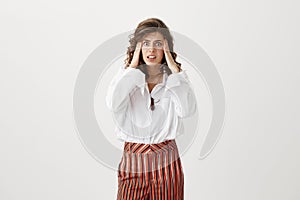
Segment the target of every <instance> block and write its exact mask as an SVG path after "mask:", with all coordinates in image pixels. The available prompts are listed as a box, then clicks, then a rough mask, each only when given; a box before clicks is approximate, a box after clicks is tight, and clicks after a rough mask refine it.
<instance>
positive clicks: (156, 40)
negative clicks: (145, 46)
mask: <svg viewBox="0 0 300 200" xmlns="http://www.w3.org/2000/svg"><path fill="white" fill-rule="evenodd" d="M144 41H147V42H148V41H150V40H147V39H144ZM157 41H159V42H162V40H154V42H157Z"/></svg>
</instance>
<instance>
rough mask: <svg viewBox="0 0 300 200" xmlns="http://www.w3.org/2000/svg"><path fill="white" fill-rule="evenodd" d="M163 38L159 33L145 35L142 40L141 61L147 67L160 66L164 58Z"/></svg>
mask: <svg viewBox="0 0 300 200" xmlns="http://www.w3.org/2000/svg"><path fill="white" fill-rule="evenodd" d="M163 44H164V36H163V35H162V34H161V33H159V32H153V33H148V34H146V35H145V36H144V37H143V39H142V54H143V60H144V61H145V63H146V64H147V65H157V64H161V61H162V59H163V57H164V45H163Z"/></svg>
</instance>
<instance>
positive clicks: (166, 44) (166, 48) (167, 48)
mask: <svg viewBox="0 0 300 200" xmlns="http://www.w3.org/2000/svg"><path fill="white" fill-rule="evenodd" d="M164 42H165V44H164V47H165V50H166V51H169V45H168V40H167V39H165V41H164Z"/></svg>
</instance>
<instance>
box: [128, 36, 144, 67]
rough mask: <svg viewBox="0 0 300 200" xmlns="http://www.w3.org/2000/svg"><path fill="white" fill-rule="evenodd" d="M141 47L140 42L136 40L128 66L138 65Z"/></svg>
mask: <svg viewBox="0 0 300 200" xmlns="http://www.w3.org/2000/svg"><path fill="white" fill-rule="evenodd" d="M141 47H142V42H138V43H137V44H136V46H135V50H134V53H133V58H132V60H131V63H130V65H129V67H133V68H136V67H137V66H138V65H139V58H140V52H141Z"/></svg>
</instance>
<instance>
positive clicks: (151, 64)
mask: <svg viewBox="0 0 300 200" xmlns="http://www.w3.org/2000/svg"><path fill="white" fill-rule="evenodd" d="M146 65H148V66H156V65H161V63H146Z"/></svg>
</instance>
